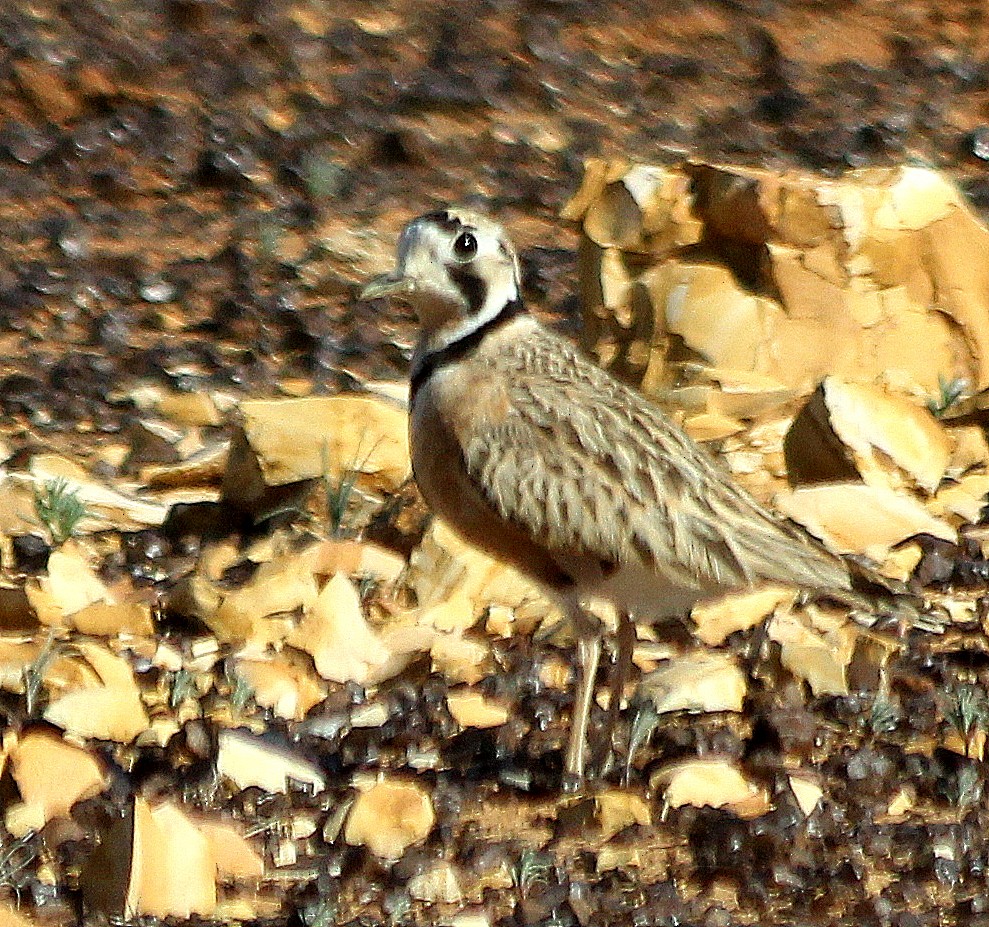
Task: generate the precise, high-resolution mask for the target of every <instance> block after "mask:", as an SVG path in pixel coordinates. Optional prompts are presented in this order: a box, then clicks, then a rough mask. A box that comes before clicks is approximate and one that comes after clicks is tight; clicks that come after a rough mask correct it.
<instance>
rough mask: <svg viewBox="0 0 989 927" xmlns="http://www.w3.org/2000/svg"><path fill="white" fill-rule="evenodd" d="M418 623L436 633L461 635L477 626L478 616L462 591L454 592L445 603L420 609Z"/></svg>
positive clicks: (472, 604)
mask: <svg viewBox="0 0 989 927" xmlns="http://www.w3.org/2000/svg"><path fill="white" fill-rule="evenodd" d="M418 621H419V623H420V624H426V625H429V626H430V627H433V628H436V630H437V631H446V632H461V633H462V632H463V631H466V630H467V629H468V628H472V627H473V626H474V625H475V624H477V621H478V616H477V610H476V608H475V606H474V603H473V602H472V601H471V600H470V599H469V598H468V597H467V596H466V595H465V594H464V592H463V591H456V592H454V594H453V595H451V596H450V598H449V599H447V600H446V601H444V602H437V603H436V604H435V605H430V606H427V607H426V608H423V609H421V610H420V612H419V617H418Z"/></svg>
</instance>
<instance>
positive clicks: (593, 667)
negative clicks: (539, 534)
mask: <svg viewBox="0 0 989 927" xmlns="http://www.w3.org/2000/svg"><path fill="white" fill-rule="evenodd" d="M573 627H574V631H575V633H576V635H577V664H578V668H579V677H578V680H577V692H576V695H575V697H574V705H573V717H572V718H571V722H570V742H569V743H568V744H567V757H566V765H565V767H564V788H565V789H567V790H568V791H569V790H576V789H577V788H579V787H580V786H581V784H582V783H583V781H584V756H585V753H586V751H587V727H588V722H589V721H590V716H591V699H592V698H593V697H594V680H595V677H596V676H597V671H598V661H599V660H600V658H601V630H600V627H599V626H598V623H597V622H596V621H595V620H594V619H593V618H592V617H591V616H589V615H587V614H586V613H585V612H584V611H583V609H580V610H579V613H575V614H574V616H573Z"/></svg>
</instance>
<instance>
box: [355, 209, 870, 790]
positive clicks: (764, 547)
mask: <svg viewBox="0 0 989 927" xmlns="http://www.w3.org/2000/svg"><path fill="white" fill-rule="evenodd" d="M519 268H520V265H519V258H518V254H517V252H516V250H515V248H514V247H513V245H512V243H511V241H510V240H509V237H508V235H507V234H506V232H505V230H504V229H503V228H502V226H501V225H500V224H499V223H498V222H496V221H495V220H494V219H492V218H490V217H489V216H488V215H486V214H484V213H481V212H478V211H475V210H472V209H467V208H458V207H456V206H451V207H447V208H443V209H439V210H435V211H432V212H429V213H426V214H424V215H421V216H419V217H418V218H415V219H413V220H412V221H410V222H409V223H408V224H407V225H406V226H405V228H404V229H403V231H402V232H401V235H400V237H399V240H398V247H397V259H396V264H395V268H394V270H392V271H391V272H389V273H386V274H384V275H382V276H380V277H377V278H375V279H373V280H371V281H370V282H369V283H368V284H367V285H366V286H365V287H364V289H363V291H362V292H361V298H363V299H365V300H367V299H379V298H385V297H391V298H396V299H400V300H402V301H403V302H405V303H406V304H407V305H408V306H409V307H410V308H411V309H412V310H413V311H414V312H415V314H416V315H417V317H418V324H419V334H418V339H417V342H416V346H415V349H414V352H413V356H412V362H411V371H410V392H409V397H410V404H409V433H410V447H411V457H412V469H413V474H414V477H415V480H416V482H417V483H418V485H419V488H420V490H421V492H422V494H423V496H424V498H425V500H426V502H427V504H428V505H429V506H430V507H431V508H432V510H433V511H434V512H435V513H436V514H438V515H439V516H440V517H441V518H443V519H444V520H445V521H446V522H447V523H448V524H449V525H450V526H451V527H452V528H453V529H454V531H456V532H457V533H458V534H459V535H461V536H462V537H463V538H464V539H466V540H467V541H468V542H470V543H472V544H473V545H475V546H477V547H479V548H481V549H483V550H485V551H487V552H488V553H489V554H491V555H493V556H494V557H496V558H498V559H500V560H502V561H505V562H507V563H509V564H511V565H513V566H515V567H516V568H517V569H519V570H520V571H522V573H523V574H525V575H527V576H528V577H530V578H531V579H533V580H534V581H535V582H536V583H537V584H538V585H539V586H541V587H542V588H543V590H545V591H546V593H547V594H548V595H549V596H550V598H551V599H552V600H554V601H555V602H556V603H557V604H558V605H559V607H560V609H561V610H562V613H563V614H564V616H565V617H566V618H567V619H569V621H570V624H571V626H572V628H573V632H574V636H575V638H576V650H577V663H578V677H577V687H576V692H575V696H574V708H573V714H572V718H571V726H570V735H569V738H570V739H569V743H568V744H567V747H566V753H565V759H564V783H565V785H566V786H567V787H573V788H579V787H580V785H581V784H582V783H583V782H584V780H585V773H586V771H587V754H588V743H587V740H588V724H589V718H590V711H591V700H592V697H593V693H594V686H595V679H596V676H597V672H598V665H599V661H600V655H601V645H602V636H603V625H602V623H601V621H600V620H599V619H598V618H597V617H595V615H594V614H593V613H592V610H591V608H590V607H589V604H588V603H590V602H592V601H595V600H604V601H606V602H610V603H611V604H612V605H613V607H614V609H615V611H616V614H617V616H618V618H619V622H618V651H619V658H618V659H616V673H615V674H614V676H613V678H612V699H611V705H610V707H609V716H613V713H614V712H616V711H617V710H618V705H619V703H620V699H619V696H620V687H621V684H622V675H621V673H620V672H619V671H618V670H619V668H620V667H621V666H622V665H623V664H624V665H626V666H627V665H628V664H629V663H630V661H631V648H632V645H633V643H634V640H635V630H634V627H635V622H640V621H646V622H657V621H660V620H665V619H669V618H674V617H682V616H685V615H686V614H687V613H688V612H689V610H690V609H691V607H692V606H693V605H695V604H696V603H697V602H700V601H702V600H705V599H709V598H714V597H717V596H720V595H723V594H725V593H728V592H731V591H736V590H743V589H747V588H752V587H756V586H758V585H760V584H768V583H783V584H788V585H792V586H794V587H797V588H798V589H801V590H806V591H808V592H811V593H813V592H817V591H820V590H824V591H826V592H828V593H839V594H850V593H851V590H852V588H853V581H852V575H851V573H850V569H849V566H848V564H846V563H845V562H844V561H843V560H842V559H840V558H838V557H837V556H834V555H832V554H831V553H830V552H828V551H827V550H826V549H825V548H824V547H823V546H822V545H820V544H819V543H818V542H816V540H815V539H813V538H811V537H810V536H809V535H807V534H805V533H804V532H802V530H800V529H799V528H797V526H795V525H792V524H791V523H788V522H786V521H784V520H783V519H781V518H779V517H777V516H776V515H774V514H773V513H771V512H770V511H769V510H768V509H766V508H765V507H763V506H762V505H760V504H759V503H758V502H757V501H756V500H755V499H754V498H753V497H752V496H751V495H750V494H749V493H748V492H746V491H745V490H744V489H743V488H742V487H740V486H739V485H737V484H736V483H735V482H734V481H733V480H732V478H731V476H730V474H729V473H728V471H727V469H725V468H724V467H723V466H722V465H721V464H720V462H718V461H717V460H716V459H715V458H714V457H713V456H711V455H710V454H709V453H708V452H707V451H706V450H704V449H702V448H701V447H700V446H699V445H698V444H696V443H695V442H694V441H693V440H692V439H691V438H690V437H689V436H688V435H687V433H686V432H685V431H684V430H683V429H682V428H681V427H680V426H679V425H678V424H677V423H676V422H675V421H674V420H673V419H672V418H671V417H670V416H669V415H668V414H667V413H666V412H664V411H663V410H662V409H661V408H660V407H659V406H658V405H657V404H655V403H654V402H652V401H651V400H649V399H648V398H647V397H646V396H644V395H643V394H642V393H640V392H639V391H637V390H635V389H634V388H633V387H631V386H629V385H627V384H625V383H623V382H621V381H619V380H618V379H616V378H615V377H614V376H612V375H611V374H610V373H608V372H607V371H606V370H604V369H603V368H602V367H600V366H598V365H597V364H596V363H594V362H593V361H592V360H591V359H590V358H589V357H587V356H586V355H585V354H583V353H582V352H581V351H580V350H579V349H578V348H577V346H576V345H575V344H574V343H573V342H571V341H570V340H569V339H568V338H566V337H565V336H564V335H562V334H559V333H557V332H555V331H554V330H552V329H550V328H548V327H546V326H544V325H543V324H542V323H541V322H540V321H539V320H538V319H537V318H536V317H535V316H534V315H533V314H531V313H530V312H529V311H528V309H527V307H526V304H525V302H524V300H523V296H522V290H521V284H520V277H521V275H520V269H519ZM616 680H617V682H618V684H617V685H616Z"/></svg>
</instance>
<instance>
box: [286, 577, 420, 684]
mask: <svg viewBox="0 0 989 927" xmlns="http://www.w3.org/2000/svg"><path fill="white" fill-rule="evenodd" d="M434 636H435V632H433V631H432V630H431V629H430V628H427V627H419V626H417V625H414V624H413V625H406V626H404V627H402V626H400V627H394V628H389V629H385V630H383V631H382V632H378V631H376V630H374V629H373V628H372V627H371V625H370V624H368V622H367V619H366V618H365V617H364V614H363V612H362V611H361V603H360V597H359V596H358V594H357V588H356V587H355V586H354V584H353V583H352V582H351V581H350V580H349V579H348V578H347V577H346V576H344V574H343V573H337V574H336V575H335V576H333V578H332V579H330V581H329V582H328V583H327V584H326V585H325V586H324V587H323V589H322V591H321V592H320V593H319V596H318V598H317V599H316V601H315V603H314V604H313V606H312V608H310V609H309V611H308V612H307V613H306V614H305V615H304V616H303V618H302V621H301V622H300V623H299V625H298V627H296V628H295V629H294V630H293V631H292V633H291V634H290V635H289V636H288V643H289V644H291V645H292V646H293V647H298V648H299V649H300V650H304V651H306V652H307V653H309V654H311V655H312V657H313V660H314V662H315V664H316V670H317V672H318V673H319V674H320V676H322V677H323V678H324V679H328V680H330V681H331V682H358V683H360V684H362V685H373V684H377V683H379V682H382V681H384V680H385V679H389V678H391V677H392V676H394V675H396V674H397V673H399V672H401V670H402V669H404V668H405V666H406V665H407V664H408V663H409V661H410V660H411V659H412V656H413V654H415V653H417V652H424V651H426V650H428V649H429V647H430V645H431V643H432V640H433V638H434Z"/></svg>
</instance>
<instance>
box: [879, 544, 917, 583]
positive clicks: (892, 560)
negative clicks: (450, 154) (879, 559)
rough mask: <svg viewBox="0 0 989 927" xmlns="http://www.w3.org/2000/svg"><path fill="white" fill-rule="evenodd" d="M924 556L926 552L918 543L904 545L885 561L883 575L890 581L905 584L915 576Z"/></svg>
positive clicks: (893, 551) (891, 553) (890, 553)
mask: <svg viewBox="0 0 989 927" xmlns="http://www.w3.org/2000/svg"><path fill="white" fill-rule="evenodd" d="M923 556H924V550H923V548H922V547H921V546H920V545H919V544H918V543H917V542H916V541H910V542H909V543H907V544H902V545H901V546H900V547H897V548H896V549H895V550H891V551H890V552H889V554H888V555H887V556H886V559H885V560H883V564H882V573H883V575H884V576H888V577H890V579H898V580H900V582H904V583H905V582H907V581H908V580H909V579H910V577H911V576H913V571H914V569H915V568H916V566H917V564H918V563H920V561H921V559H922V558H923Z"/></svg>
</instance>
